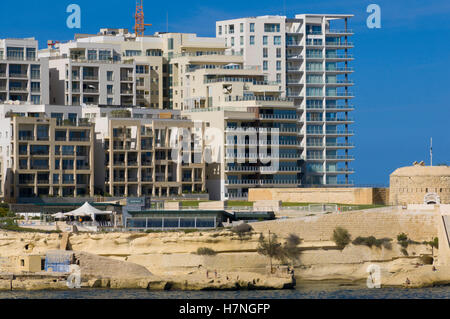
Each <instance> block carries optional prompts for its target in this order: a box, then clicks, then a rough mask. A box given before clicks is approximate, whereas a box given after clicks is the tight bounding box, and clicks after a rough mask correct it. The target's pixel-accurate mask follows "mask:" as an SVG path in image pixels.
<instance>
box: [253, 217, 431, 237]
mask: <svg viewBox="0 0 450 319" xmlns="http://www.w3.org/2000/svg"><path fill="white" fill-rule="evenodd" d="M436 216H437V215H436V214H435V213H434V212H420V211H393V210H391V211H388V210H386V211H380V210H376V211H374V212H371V211H370V210H367V211H359V212H345V213H335V214H328V215H320V216H311V217H303V218H298V219H285V220H276V221H271V222H260V223H254V224H252V226H253V228H254V230H255V231H257V232H266V233H267V232H268V231H269V230H270V231H271V232H273V233H276V234H279V235H280V236H286V235H288V234H290V233H293V234H297V235H298V236H299V237H300V238H303V239H304V240H305V241H329V240H330V239H331V236H332V234H333V231H334V229H335V228H336V227H343V228H345V229H347V230H348V232H349V233H350V235H351V236H352V238H353V239H354V238H356V237H358V236H363V237H367V236H375V237H376V238H391V239H393V240H394V241H396V240H397V235H398V234H400V233H402V232H405V233H407V235H408V237H409V238H410V239H412V240H416V241H420V242H422V241H425V240H427V241H430V240H432V238H434V237H437V233H438V230H437V220H436Z"/></svg>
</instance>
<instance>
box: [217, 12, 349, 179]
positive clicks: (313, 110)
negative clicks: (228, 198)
mask: <svg viewBox="0 0 450 319" xmlns="http://www.w3.org/2000/svg"><path fill="white" fill-rule="evenodd" d="M351 17H352V15H328V14H323V15H322V14H301V15H296V16H295V18H293V19H292V18H287V17H285V16H260V17H251V18H242V19H234V20H226V21H218V22H217V23H216V35H217V37H219V38H225V39H226V44H227V45H228V46H229V47H230V49H229V50H230V51H233V52H239V53H241V54H242V55H243V57H244V62H245V65H253V66H254V65H258V66H260V67H261V68H262V70H263V72H264V74H265V75H266V78H267V80H268V81H275V82H277V83H278V84H279V85H280V86H281V87H282V88H283V91H284V95H285V96H286V97H288V98H292V99H293V100H294V102H295V105H296V106H297V107H298V109H299V111H300V113H301V117H300V120H299V126H300V127H301V130H302V131H301V132H302V135H303V141H302V144H301V150H302V154H303V156H304V158H305V159H306V161H305V169H304V173H305V174H304V177H303V183H302V184H303V185H304V186H322V185H327V186H351V185H353V182H352V181H351V180H350V176H351V174H352V173H353V170H352V169H351V168H350V163H351V162H352V161H353V160H354V157H353V156H352V155H350V154H349V151H350V150H351V149H352V148H353V147H354V146H353V144H352V143H351V142H350V137H351V136H353V131H352V130H351V129H350V125H351V124H353V123H354V121H353V119H352V118H351V117H350V112H351V111H353V110H354V106H353V105H352V104H351V100H352V98H353V97H354V96H353V93H352V92H351V91H350V88H351V87H352V86H353V81H352V80H351V79H350V78H349V76H350V75H351V73H353V68H351V67H350V66H349V65H350V63H351V61H352V60H353V56H352V55H351V54H350V50H351V49H352V48H353V44H352V43H351V42H350V41H349V38H350V37H351V36H352V35H353V32H352V31H351V30H349V29H348V20H349V19H350V18H351Z"/></svg>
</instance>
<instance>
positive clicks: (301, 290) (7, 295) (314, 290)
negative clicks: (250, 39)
mask: <svg viewBox="0 0 450 319" xmlns="http://www.w3.org/2000/svg"><path fill="white" fill-rule="evenodd" d="M0 299H450V286H438V287H431V288H383V287H382V288H379V289H377V288H374V289H369V288H367V287H365V286H363V285H360V284H357V285H352V284H345V283H338V282H335V283H333V282H326V283H299V284H298V285H297V288H296V289H290V290H262V291H261V290H259V291H258V290H253V291H147V290H145V289H141V290H138V289H125V290H111V289H71V290H67V291H2V292H0Z"/></svg>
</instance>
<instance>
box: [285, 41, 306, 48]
mask: <svg viewBox="0 0 450 319" xmlns="http://www.w3.org/2000/svg"><path fill="white" fill-rule="evenodd" d="M286 46H288V47H301V46H303V44H302V42H301V41H287V42H286Z"/></svg>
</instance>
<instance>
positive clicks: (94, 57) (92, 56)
mask: <svg viewBox="0 0 450 319" xmlns="http://www.w3.org/2000/svg"><path fill="white" fill-rule="evenodd" d="M88 60H89V61H95V60H97V51H95V50H88Z"/></svg>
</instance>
